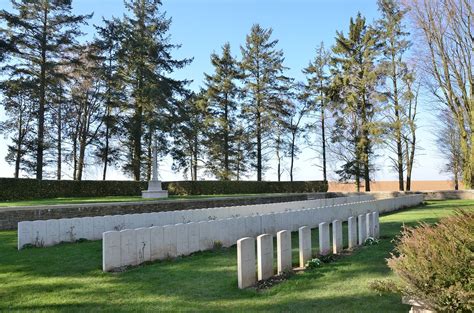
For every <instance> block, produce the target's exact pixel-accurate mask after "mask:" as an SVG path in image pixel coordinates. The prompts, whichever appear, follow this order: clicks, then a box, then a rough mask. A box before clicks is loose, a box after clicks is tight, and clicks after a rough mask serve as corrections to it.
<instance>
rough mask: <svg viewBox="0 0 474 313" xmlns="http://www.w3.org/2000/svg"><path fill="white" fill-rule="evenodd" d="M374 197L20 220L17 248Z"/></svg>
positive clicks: (99, 237)
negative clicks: (115, 232) (123, 231)
mask: <svg viewBox="0 0 474 313" xmlns="http://www.w3.org/2000/svg"><path fill="white" fill-rule="evenodd" d="M371 199H373V197H372V196H370V195H361V196H353V197H340V198H329V199H315V200H306V201H291V202H280V203H268V204H254V205H243V206H231V207H217V208H207V209H194V210H178V211H166V212H155V213H140V214H125V215H106V216H95V217H77V218H63V219H50V220H38V221H23V222H19V223H18V249H21V248H23V247H24V246H25V245H32V246H36V247H49V246H54V245H56V244H58V243H60V242H75V241H77V240H79V239H86V240H100V239H102V234H103V233H104V232H106V231H113V230H115V231H120V230H124V229H136V228H141V227H152V226H165V225H175V224H179V223H183V224H185V223H190V222H200V221H208V220H216V219H224V218H230V217H238V216H251V215H258V214H266V213H270V212H283V211H288V210H300V209H304V208H310V207H312V208H315V207H321V206H328V205H334V204H343V203H351V202H356V201H365V200H371Z"/></svg>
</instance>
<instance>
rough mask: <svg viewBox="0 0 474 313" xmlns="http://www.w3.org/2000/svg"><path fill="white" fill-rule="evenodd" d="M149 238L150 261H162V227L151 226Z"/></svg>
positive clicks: (163, 248)
mask: <svg viewBox="0 0 474 313" xmlns="http://www.w3.org/2000/svg"><path fill="white" fill-rule="evenodd" d="M150 238H151V260H152V261H155V260H163V259H165V258H166V252H165V246H164V241H163V226H153V227H151V228H150Z"/></svg>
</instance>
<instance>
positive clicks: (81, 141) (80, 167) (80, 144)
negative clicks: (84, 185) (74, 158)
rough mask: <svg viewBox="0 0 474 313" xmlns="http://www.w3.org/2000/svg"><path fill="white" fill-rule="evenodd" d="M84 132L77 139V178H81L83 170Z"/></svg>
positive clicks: (84, 152)
mask: <svg viewBox="0 0 474 313" xmlns="http://www.w3.org/2000/svg"><path fill="white" fill-rule="evenodd" d="M86 140H87V138H86V133H85V132H84V133H83V134H82V135H81V138H80V140H79V161H78V171H77V180H82V173H83V171H84V160H85V154H86Z"/></svg>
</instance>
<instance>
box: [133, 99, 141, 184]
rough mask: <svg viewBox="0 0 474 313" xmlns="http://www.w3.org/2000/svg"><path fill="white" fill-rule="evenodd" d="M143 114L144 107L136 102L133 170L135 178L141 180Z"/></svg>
mask: <svg viewBox="0 0 474 313" xmlns="http://www.w3.org/2000/svg"><path fill="white" fill-rule="evenodd" d="M142 115H143V109H142V107H141V105H140V104H135V113H134V115H133V127H132V144H133V155H132V172H133V178H134V179H135V180H136V181H140V174H141V173H140V171H141V158H142Z"/></svg>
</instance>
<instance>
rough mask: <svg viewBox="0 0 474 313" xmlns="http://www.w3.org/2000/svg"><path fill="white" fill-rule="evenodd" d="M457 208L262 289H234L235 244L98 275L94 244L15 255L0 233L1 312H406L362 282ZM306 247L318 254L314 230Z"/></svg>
mask: <svg viewBox="0 0 474 313" xmlns="http://www.w3.org/2000/svg"><path fill="white" fill-rule="evenodd" d="M456 208H464V209H469V210H472V209H473V208H474V201H472V200H454V201H431V202H428V205H426V206H420V207H418V208H414V209H409V210H403V211H399V212H395V213H392V214H388V215H384V216H381V228H380V230H381V236H382V237H381V241H380V243H379V244H378V245H375V246H368V247H362V248H360V249H358V250H356V251H355V252H354V253H353V254H352V255H350V256H346V257H344V258H342V259H340V260H337V261H336V262H333V263H330V264H325V265H323V266H322V267H321V268H318V269H316V270H313V271H306V272H304V273H298V274H296V275H294V276H292V277H290V279H288V280H287V281H284V282H282V283H280V284H278V285H276V286H274V287H273V288H271V289H268V290H264V291H256V290H254V289H247V290H239V289H238V288H237V261H236V248H235V246H233V247H231V248H229V249H224V250H220V251H206V252H200V253H195V254H193V255H191V256H188V257H183V258H178V259H175V260H168V261H160V262H153V263H151V264H147V265H145V266H140V267H137V268H134V269H131V270H128V271H126V272H123V273H103V272H102V270H101V242H100V241H88V242H82V243H75V244H60V245H57V246H54V247H50V248H33V249H24V250H21V251H17V250H16V237H17V233H16V231H0V256H1V257H0V281H1V284H0V312H25V311H41V312H155V311H165V312H177V311H180V312H182V311H186V312H196V311H202V312H407V311H408V310H409V306H407V305H404V304H402V302H401V298H400V297H399V296H398V295H384V296H379V295H378V294H377V293H375V292H374V291H372V290H370V289H369V287H368V284H369V283H370V282H371V281H373V280H374V279H385V278H388V277H393V274H392V273H391V271H390V269H389V268H388V267H387V265H386V261H385V259H386V258H387V257H389V254H390V251H392V249H393V241H392V239H393V238H394V237H395V236H396V235H397V234H399V232H400V228H401V226H402V225H403V224H406V225H415V224H416V223H417V222H418V221H425V222H435V221H437V220H438V219H439V218H440V217H443V216H447V215H449V214H452V213H453V210H454V209H456ZM344 227H345V228H344V234H345V235H347V231H346V225H344ZM292 235H293V263H294V265H296V264H297V262H298V251H297V246H298V236H297V233H293V234H292ZM312 243H313V248H314V252H316V251H317V247H318V231H317V229H313V231H312ZM344 244H345V245H347V238H346V237H345V238H344Z"/></svg>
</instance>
